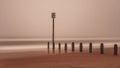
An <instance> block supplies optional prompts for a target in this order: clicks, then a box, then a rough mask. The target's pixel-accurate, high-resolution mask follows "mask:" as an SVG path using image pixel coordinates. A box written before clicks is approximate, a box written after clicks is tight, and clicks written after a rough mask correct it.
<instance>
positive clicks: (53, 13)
mask: <svg viewBox="0 0 120 68" xmlns="http://www.w3.org/2000/svg"><path fill="white" fill-rule="evenodd" d="M55 14H56V13H55V12H52V13H51V17H52V19H53V26H52V30H53V31H52V44H53V53H54V52H55V41H54V19H55Z"/></svg>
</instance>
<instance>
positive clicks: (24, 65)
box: [0, 48, 120, 68]
mask: <svg viewBox="0 0 120 68" xmlns="http://www.w3.org/2000/svg"><path fill="white" fill-rule="evenodd" d="M34 53H35V52H33V53H31V54H30V55H29V56H26V57H21V58H20V57H19V58H15V55H14V58H9V59H1V60H0V68H120V48H119V54H118V56H114V55H113V48H106V49H105V54H103V55H101V54H100V53H99V49H93V53H91V54H90V53H88V51H87V50H85V51H83V53H79V52H76V53H62V54H58V53H57V54H44V55H41V54H40V55H39V53H36V54H34ZM24 54H27V53H22V54H21V55H24ZM35 55H36V56H35ZM16 56H17V55H16Z"/></svg>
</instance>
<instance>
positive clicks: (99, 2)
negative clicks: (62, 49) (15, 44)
mask: <svg viewBox="0 0 120 68" xmlns="http://www.w3.org/2000/svg"><path fill="white" fill-rule="evenodd" d="M51 12H56V19H55V38H58V37H60V38H62V37H66V38H69V37H71V38H75V37H88V38H89V37H90V38H91V37H92V38H96V37H99V38H101V37H102V38H118V37H120V31H119V29H120V19H119V18H120V1H119V0H0V38H48V37H51V36H52V19H51Z"/></svg>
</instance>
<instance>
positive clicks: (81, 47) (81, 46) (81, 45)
mask: <svg viewBox="0 0 120 68" xmlns="http://www.w3.org/2000/svg"><path fill="white" fill-rule="evenodd" d="M82 51H83V44H82V42H81V43H80V52H82Z"/></svg>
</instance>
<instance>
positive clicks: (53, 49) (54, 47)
mask: <svg viewBox="0 0 120 68" xmlns="http://www.w3.org/2000/svg"><path fill="white" fill-rule="evenodd" d="M53 53H55V43H53Z"/></svg>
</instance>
